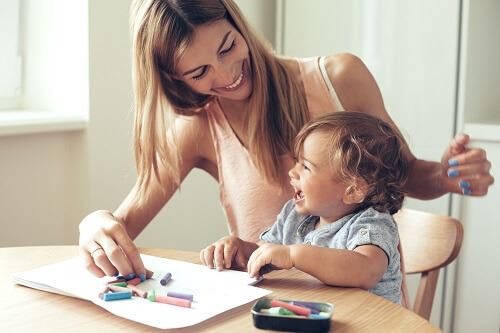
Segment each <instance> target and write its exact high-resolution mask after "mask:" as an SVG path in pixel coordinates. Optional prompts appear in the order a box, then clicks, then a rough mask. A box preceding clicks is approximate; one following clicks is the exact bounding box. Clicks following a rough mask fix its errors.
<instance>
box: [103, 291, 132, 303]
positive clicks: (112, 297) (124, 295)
mask: <svg viewBox="0 0 500 333" xmlns="http://www.w3.org/2000/svg"><path fill="white" fill-rule="evenodd" d="M129 298H132V292H131V291H119V292H115V293H105V294H103V295H102V299H103V300H104V301H106V302H108V301H116V300H120V299H129Z"/></svg>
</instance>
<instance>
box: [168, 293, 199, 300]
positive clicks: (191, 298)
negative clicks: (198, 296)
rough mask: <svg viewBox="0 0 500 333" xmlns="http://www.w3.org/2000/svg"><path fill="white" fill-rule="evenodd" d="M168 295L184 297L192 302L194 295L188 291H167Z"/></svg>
mask: <svg viewBox="0 0 500 333" xmlns="http://www.w3.org/2000/svg"><path fill="white" fill-rule="evenodd" d="M167 296H170V297H175V298H183V299H187V300H190V301H191V302H192V301H193V295H191V294H186V293H180V292H178V291H167Z"/></svg>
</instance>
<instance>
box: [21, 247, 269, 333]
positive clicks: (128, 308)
mask: <svg viewBox="0 0 500 333" xmlns="http://www.w3.org/2000/svg"><path fill="white" fill-rule="evenodd" d="M141 257H142V260H143V261H144V264H145V265H146V267H147V268H148V269H150V270H152V271H153V272H155V275H154V276H153V279H150V280H147V281H145V282H143V283H141V284H139V285H138V287H139V288H141V289H142V290H146V291H149V290H152V289H154V290H155V292H156V294H165V295H166V293H167V291H180V292H187V293H190V294H193V295H194V299H193V303H192V307H191V308H183V307H178V306H175V305H169V304H163V303H154V302H150V301H148V300H146V299H143V298H139V297H133V298H132V299H130V300H120V301H112V302H104V301H103V300H101V299H100V298H99V297H98V294H99V292H100V291H101V290H102V289H103V287H104V286H105V284H106V282H107V281H109V280H110V279H111V278H109V277H105V278H102V279H99V278H96V277H94V276H92V275H91V274H90V273H88V272H87V271H86V270H85V268H84V267H83V264H82V263H81V261H80V259H79V258H73V259H70V260H67V261H63V262H60V263H56V264H52V265H47V266H43V267H40V268H37V269H34V270H31V271H26V272H19V273H16V274H14V275H13V279H14V281H15V282H16V283H18V284H22V285H25V286H28V287H32V288H36V289H40V290H44V291H48V292H55V293H59V294H63V295H67V296H72V297H78V298H82V299H86V300H89V301H91V302H93V303H95V304H97V305H99V306H101V307H103V308H104V309H106V310H108V311H110V312H111V313H113V314H115V315H117V316H120V317H124V318H127V319H130V320H134V321H137V322H140V323H143V324H146V325H149V326H153V327H157V328H162V329H168V328H180V327H186V326H191V325H194V324H197V323H199V322H202V321H204V320H206V319H209V318H211V317H213V316H215V315H218V314H220V313H222V312H225V311H227V310H230V309H232V308H235V307H237V306H240V305H243V304H246V303H248V302H251V301H253V300H256V299H258V298H260V297H263V296H265V295H268V294H269V293H270V291H269V290H266V289H262V288H257V287H253V286H250V284H253V283H255V282H256V280H255V279H251V278H250V277H249V276H248V273H246V272H238V271H231V270H224V271H221V272H219V271H217V270H213V269H209V268H208V267H205V266H202V265H196V264H192V263H188V262H183V261H178V260H171V259H165V258H159V257H154V256H149V255H141ZM166 272H170V273H172V279H171V280H170V282H169V283H168V284H167V285H166V286H162V285H161V284H160V279H161V277H162V276H163V275H164V274H165V273H166Z"/></svg>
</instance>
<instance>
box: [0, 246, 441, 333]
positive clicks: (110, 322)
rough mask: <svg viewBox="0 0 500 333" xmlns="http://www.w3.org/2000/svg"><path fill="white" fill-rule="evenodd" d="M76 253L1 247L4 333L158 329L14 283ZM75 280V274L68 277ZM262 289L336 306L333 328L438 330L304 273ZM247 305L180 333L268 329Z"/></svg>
mask: <svg viewBox="0 0 500 333" xmlns="http://www.w3.org/2000/svg"><path fill="white" fill-rule="evenodd" d="M141 252H142V253H146V254H151V255H156V256H161V257H167V258H172V259H178V260H185V261H190V262H194V263H199V259H198V253H195V252H184V251H176V250H160V249H142V250H141ZM76 255H77V248H76V246H48V247H19V248H0V263H1V272H0V294H1V295H2V301H1V302H0V304H1V305H0V332H30V333H31V332H62V331H64V332H111V331H113V332H156V331H161V330H158V329H155V328H152V327H149V326H145V325H142V324H138V323H136V322H133V321H129V320H126V319H123V318H119V317H116V316H114V315H112V314H110V313H109V312H107V311H106V310H104V309H102V308H100V307H98V306H96V305H94V304H92V303H91V302H87V301H83V300H79V299H75V298H71V297H65V296H60V295H56V294H51V293H47V292H43V291H39V290H34V289H30V288H26V287H23V286H18V285H15V284H14V283H13V281H12V278H11V274H12V273H14V272H17V271H23V270H28V269H33V268H36V267H39V266H41V265H45V264H49V263H54V262H57V261H61V260H64V259H69V258H72V257H74V256H76ZM68 278H71V277H68ZM259 287H262V288H266V289H270V290H272V291H273V293H272V294H270V297H274V298H283V299H297V300H310V301H318V302H329V303H332V304H334V306H335V310H334V314H333V322H332V326H331V332H336V333H344V332H439V330H438V329H437V328H435V327H434V326H432V325H431V324H430V323H429V322H427V321H425V320H424V319H422V318H421V317H419V316H418V315H416V314H415V313H413V312H411V311H409V310H406V309H404V308H402V307H400V306H398V305H396V304H393V303H391V302H389V301H386V300H385V299H382V298H380V297H377V296H375V295H373V294H371V293H369V292H366V291H363V290H359V289H354V288H333V287H328V286H326V285H324V284H322V283H320V282H319V281H318V280H316V279H314V278H312V277H310V276H308V275H307V274H304V273H302V272H299V271H295V270H291V271H275V272H272V273H269V274H268V275H266V278H265V279H264V281H262V282H261V283H260V284H259ZM252 305H253V302H252V303H248V304H245V305H242V306H240V307H238V308H235V309H233V310H230V311H228V312H225V313H223V314H221V315H219V316H216V317H214V318H211V319H209V320H206V321H204V322H202V323H200V324H197V325H194V326H191V327H188V328H185V329H177V330H175V332H264V331H263V330H258V329H256V328H255V327H254V326H253V322H252V316H251V313H250V309H251V307H252Z"/></svg>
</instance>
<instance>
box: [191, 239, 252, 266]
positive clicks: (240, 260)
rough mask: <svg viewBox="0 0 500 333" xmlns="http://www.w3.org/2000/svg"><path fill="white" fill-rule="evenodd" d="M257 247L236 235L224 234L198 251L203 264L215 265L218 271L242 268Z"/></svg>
mask: <svg viewBox="0 0 500 333" xmlns="http://www.w3.org/2000/svg"><path fill="white" fill-rule="evenodd" d="M256 248H257V244H255V243H250V242H245V241H243V240H242V239H240V238H238V237H236V236H232V235H230V236H226V237H222V238H221V239H219V240H218V241H217V242H215V243H213V244H211V245H209V246H207V247H206V248H204V249H203V250H201V251H200V260H201V263H202V264H203V265H206V266H208V267H210V268H214V267H216V268H217V269H218V270H219V271H221V270H223V269H224V268H226V269H229V268H234V269H239V270H244V269H245V268H246V266H247V261H248V257H249V256H250V254H252V252H253V251H254V250H255V249H256Z"/></svg>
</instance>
